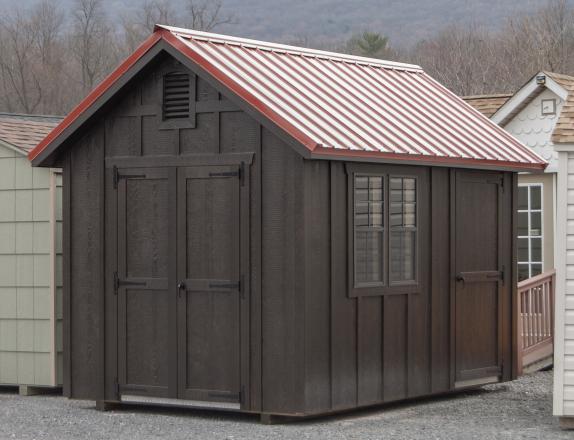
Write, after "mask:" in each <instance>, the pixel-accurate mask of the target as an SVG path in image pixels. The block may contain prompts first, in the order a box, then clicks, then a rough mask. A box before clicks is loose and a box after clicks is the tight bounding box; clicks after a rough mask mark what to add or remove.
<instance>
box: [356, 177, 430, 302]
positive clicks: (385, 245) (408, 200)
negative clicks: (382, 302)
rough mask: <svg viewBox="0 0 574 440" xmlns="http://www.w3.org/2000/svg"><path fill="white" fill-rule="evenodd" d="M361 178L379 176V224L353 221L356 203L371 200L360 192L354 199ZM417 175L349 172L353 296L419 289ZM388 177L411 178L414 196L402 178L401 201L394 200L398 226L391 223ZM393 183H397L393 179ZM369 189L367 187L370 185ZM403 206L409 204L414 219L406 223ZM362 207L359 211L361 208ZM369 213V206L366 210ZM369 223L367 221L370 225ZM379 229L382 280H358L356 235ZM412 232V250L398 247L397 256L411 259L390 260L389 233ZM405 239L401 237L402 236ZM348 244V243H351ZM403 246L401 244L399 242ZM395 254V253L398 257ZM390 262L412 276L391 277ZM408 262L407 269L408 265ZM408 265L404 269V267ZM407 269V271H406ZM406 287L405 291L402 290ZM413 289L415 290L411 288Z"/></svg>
mask: <svg viewBox="0 0 574 440" xmlns="http://www.w3.org/2000/svg"><path fill="white" fill-rule="evenodd" d="M360 177H380V178H382V186H383V191H382V197H381V198H382V200H381V202H382V206H383V207H382V211H383V215H382V221H381V223H382V226H375V225H366V224H365V221H364V219H363V221H362V224H361V225H357V224H356V220H357V213H356V211H357V205H358V204H359V205H360V204H363V203H365V202H366V201H367V200H368V201H371V197H370V194H368V193H367V194H364V193H363V194H362V195H361V199H360V201H358V200H357V193H358V191H357V189H356V182H357V178H360ZM419 177H420V176H419V175H418V174H415V175H410V174H401V173H393V172H380V173H379V172H373V173H370V172H351V173H349V175H348V179H349V191H348V193H349V197H350V199H349V207H350V208H352V211H351V212H350V214H351V215H350V216H349V221H350V222H351V223H350V227H349V233H350V236H349V237H350V239H351V240H352V245H351V248H350V249H351V250H352V252H353V256H352V258H351V259H350V264H351V265H352V266H351V267H350V268H349V269H350V272H349V276H350V277H351V279H350V288H351V295H352V296H363V295H367V296H371V295H384V294H392V293H411V291H412V292H418V290H419V270H420V269H419V260H420V236H419V222H420V215H419V211H420V206H421V205H420V203H421V202H420V194H421V188H420V179H419ZM391 179H412V180H414V195H413V194H412V193H411V194H410V195H407V192H409V191H410V190H412V184H411V185H408V184H407V185H405V182H404V180H403V181H402V188H401V195H400V199H401V200H400V201H398V200H395V202H394V203H399V204H400V205H401V216H402V217H401V218H402V221H401V225H395V226H392V225H391V212H390V209H389V208H390V204H391V202H392V201H391V187H390V183H391ZM395 183H396V182H395ZM364 186H365V182H362V185H361V189H364V188H363V187H364ZM369 189H370V186H369ZM395 196H396V198H397V199H398V197H399V196H398V195H397V194H395ZM404 205H412V207H411V210H412V209H414V219H412V220H411V221H410V223H414V224H408V225H405V224H404V223H405V218H408V217H409V216H408V215H407V216H406V217H405V214H406V213H408V210H406V209H405V206H404ZM364 210H365V209H364V207H363V209H362V211H364ZM369 213H370V209H369ZM370 223H371V222H370V221H369V224H370ZM361 231H364V232H367V231H368V232H379V233H381V234H382V239H381V245H382V251H381V252H379V264H380V265H381V266H382V267H381V277H380V278H381V279H380V280H378V281H366V280H359V279H358V277H357V274H358V272H357V268H358V261H357V258H358V257H359V255H358V246H357V242H356V236H357V233H358V232H361ZM405 232H407V233H412V234H413V237H412V238H411V240H412V248H411V249H412V250H409V249H407V248H404V249H403V248H402V247H401V253H400V254H398V255H400V256H404V255H405V254H407V255H408V254H409V253H411V255H410V259H407V258H408V257H407V258H405V259H404V260H403V261H399V262H395V261H394V260H393V261H391V258H392V254H393V253H392V252H391V242H390V239H391V235H392V234H401V233H405ZM402 240H404V239H402ZM350 244H351V243H350ZM401 246H404V245H401ZM361 251H362V252H364V251H363V250H359V252H361ZM398 255H397V256H398ZM392 264H399V265H400V266H401V269H400V271H402V273H409V270H410V272H412V275H413V276H412V279H395V280H392V279H391V265H392ZM409 265H410V269H408V266H409ZM405 266H407V269H405V268H404V267H405ZM405 271H406V272H405ZM405 289H407V290H405ZM413 289H414V290H413Z"/></svg>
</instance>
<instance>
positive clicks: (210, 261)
mask: <svg viewBox="0 0 574 440" xmlns="http://www.w3.org/2000/svg"><path fill="white" fill-rule="evenodd" d="M240 171H241V167H240V166H201V167H161V168H124V169H122V168H116V169H114V185H115V191H116V194H117V198H116V203H117V231H116V233H117V262H118V263H117V272H116V273H115V275H114V277H115V281H114V283H115V289H116V294H117V311H118V313H117V323H118V326H117V328H118V332H117V338H118V346H117V348H118V393H119V395H120V397H121V399H122V400H127V401H129V400H136V401H137V400H138V399H144V401H152V402H153V401H154V400H157V401H159V402H161V401H162V400H166V399H185V400H187V401H195V402H197V404H200V405H207V406H221V407H239V406H240V403H241V397H242V396H241V370H242V365H241V344H242V341H241V328H240V327H241V302H242V287H244V286H242V283H241V259H240V257H241V236H240V229H241V212H242V209H245V207H241V191H242V188H241V181H240V178H241V176H240Z"/></svg>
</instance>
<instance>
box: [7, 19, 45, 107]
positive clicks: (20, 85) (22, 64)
mask: <svg viewBox="0 0 574 440" xmlns="http://www.w3.org/2000/svg"><path fill="white" fill-rule="evenodd" d="M0 35H1V41H2V46H1V52H0V71H1V77H2V85H3V89H4V91H5V92H6V94H5V96H4V98H3V100H4V105H5V107H6V108H7V109H8V110H9V111H14V110H15V109H18V111H19V110H20V109H21V110H23V111H25V112H26V113H33V112H34V111H35V110H36V109H37V107H38V105H39V104H40V102H41V101H42V98H43V93H42V87H41V84H40V78H39V72H38V69H37V68H36V66H35V59H34V58H35V57H34V49H35V44H36V42H37V39H38V30H37V29H36V27H35V26H34V25H33V23H32V21H31V20H30V17H29V14H28V13H27V11H25V10H23V9H15V10H13V12H11V13H8V14H4V15H3V16H2V17H1V18H0Z"/></svg>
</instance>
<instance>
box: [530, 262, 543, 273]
mask: <svg viewBox="0 0 574 440" xmlns="http://www.w3.org/2000/svg"><path fill="white" fill-rule="evenodd" d="M531 271H532V273H531V276H536V275H540V274H541V273H542V264H536V263H534V264H532V266H531Z"/></svg>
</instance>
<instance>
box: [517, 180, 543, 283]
mask: <svg viewBox="0 0 574 440" xmlns="http://www.w3.org/2000/svg"><path fill="white" fill-rule="evenodd" d="M542 240H543V236H542V184H541V183H531V184H525V185H519V186H518V281H522V280H525V279H527V278H530V277H533V276H535V275H538V274H540V273H542V263H543V259H542Z"/></svg>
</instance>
